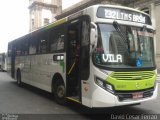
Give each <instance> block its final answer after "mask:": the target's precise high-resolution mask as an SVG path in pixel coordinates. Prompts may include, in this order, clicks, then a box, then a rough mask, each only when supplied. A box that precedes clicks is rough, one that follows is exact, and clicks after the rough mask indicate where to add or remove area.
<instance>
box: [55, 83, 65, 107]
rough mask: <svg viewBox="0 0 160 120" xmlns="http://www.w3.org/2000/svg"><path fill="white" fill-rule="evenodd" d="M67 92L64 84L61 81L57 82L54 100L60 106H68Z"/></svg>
mask: <svg viewBox="0 0 160 120" xmlns="http://www.w3.org/2000/svg"><path fill="white" fill-rule="evenodd" d="M65 97H66V90H65V87H64V83H63V82H61V81H56V82H55V84H54V99H55V101H56V102H57V103H58V104H61V105H65V104H66V98H65Z"/></svg>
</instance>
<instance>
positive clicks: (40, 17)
mask: <svg viewBox="0 0 160 120" xmlns="http://www.w3.org/2000/svg"><path fill="white" fill-rule="evenodd" d="M28 8H29V10H30V32H31V31H34V30H36V29H38V28H40V27H42V26H45V25H46V24H48V23H51V22H53V21H55V20H56V19H55V16H57V15H58V14H60V13H61V12H62V0H29V7H28Z"/></svg>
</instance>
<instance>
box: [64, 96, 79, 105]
mask: <svg viewBox="0 0 160 120" xmlns="http://www.w3.org/2000/svg"><path fill="white" fill-rule="evenodd" d="M67 99H68V100H71V101H74V102H77V103H80V104H81V102H80V101H79V97H78V96H72V97H67Z"/></svg>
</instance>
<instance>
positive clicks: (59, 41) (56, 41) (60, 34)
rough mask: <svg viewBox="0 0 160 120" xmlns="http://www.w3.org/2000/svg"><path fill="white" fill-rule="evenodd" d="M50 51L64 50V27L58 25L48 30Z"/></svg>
mask: <svg viewBox="0 0 160 120" xmlns="http://www.w3.org/2000/svg"><path fill="white" fill-rule="evenodd" d="M50 35H51V38H50V52H63V51H64V38H65V34H64V28H63V27H59V28H56V29H53V30H51V32H50Z"/></svg>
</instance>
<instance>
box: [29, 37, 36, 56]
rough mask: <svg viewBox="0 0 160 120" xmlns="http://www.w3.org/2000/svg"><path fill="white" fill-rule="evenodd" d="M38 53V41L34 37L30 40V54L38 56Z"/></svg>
mask: <svg viewBox="0 0 160 120" xmlns="http://www.w3.org/2000/svg"><path fill="white" fill-rule="evenodd" d="M36 51H37V40H36V37H33V39H30V40H29V54H30V55H32V54H36Z"/></svg>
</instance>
